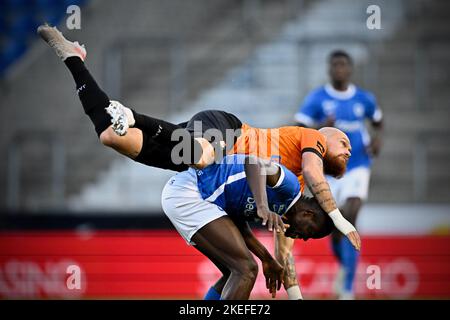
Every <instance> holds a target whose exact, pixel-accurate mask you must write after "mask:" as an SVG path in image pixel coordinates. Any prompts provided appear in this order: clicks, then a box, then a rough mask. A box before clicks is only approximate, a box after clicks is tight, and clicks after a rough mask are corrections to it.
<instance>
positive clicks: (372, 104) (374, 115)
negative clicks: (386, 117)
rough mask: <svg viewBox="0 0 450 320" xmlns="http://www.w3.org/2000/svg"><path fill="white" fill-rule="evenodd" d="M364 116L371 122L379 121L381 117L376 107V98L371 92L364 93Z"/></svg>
mask: <svg viewBox="0 0 450 320" xmlns="http://www.w3.org/2000/svg"><path fill="white" fill-rule="evenodd" d="M365 107H366V113H365V115H366V117H367V118H369V119H370V120H372V121H373V122H380V121H381V120H382V118H383V114H382V112H381V109H380V108H379V107H378V104H377V100H376V98H375V96H374V95H373V94H372V93H369V92H367V93H366V94H365Z"/></svg>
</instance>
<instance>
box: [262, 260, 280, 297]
mask: <svg viewBox="0 0 450 320" xmlns="http://www.w3.org/2000/svg"><path fill="white" fill-rule="evenodd" d="M262 267H263V274H264V277H265V278H266V288H267V289H268V290H269V292H270V293H271V294H272V298H275V297H276V294H277V291H278V290H280V288H281V284H282V282H283V272H284V269H283V267H282V266H281V264H280V263H279V262H278V261H276V260H275V259H271V260H268V261H263V262H262Z"/></svg>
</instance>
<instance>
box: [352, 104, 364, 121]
mask: <svg viewBox="0 0 450 320" xmlns="http://www.w3.org/2000/svg"><path fill="white" fill-rule="evenodd" d="M353 113H354V114H355V116H356V117H357V118H362V116H363V115H364V106H363V105H362V104H361V103H355V104H354V105H353Z"/></svg>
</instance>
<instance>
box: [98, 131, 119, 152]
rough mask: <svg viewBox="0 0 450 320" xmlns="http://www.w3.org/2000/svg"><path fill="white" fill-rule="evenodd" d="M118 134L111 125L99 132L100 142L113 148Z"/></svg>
mask: <svg viewBox="0 0 450 320" xmlns="http://www.w3.org/2000/svg"><path fill="white" fill-rule="evenodd" d="M118 139H119V136H118V135H117V134H115V133H114V131H113V130H112V129H111V127H109V128H107V129H106V130H105V131H103V132H102V133H101V134H100V142H101V143H102V144H103V145H105V146H107V147H110V148H114V147H115V146H116V145H117V141H118Z"/></svg>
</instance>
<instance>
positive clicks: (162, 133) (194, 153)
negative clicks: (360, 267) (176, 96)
mask: <svg viewBox="0 0 450 320" xmlns="http://www.w3.org/2000/svg"><path fill="white" fill-rule="evenodd" d="M131 111H132V112H133V116H134V120H135V124H134V127H135V128H138V129H141V130H142V131H144V132H146V133H147V134H148V135H149V136H150V137H151V138H152V139H153V140H154V141H156V142H158V143H159V144H163V145H165V146H169V147H170V148H173V147H174V146H176V145H177V144H178V143H180V140H179V141H172V133H173V132H174V131H175V130H177V129H181V130H185V129H184V128H183V127H181V126H179V125H177V124H173V123H170V122H167V121H164V120H161V119H157V118H152V117H149V116H146V115H143V114H139V113H137V112H136V111H134V110H133V109H131ZM186 132H187V131H186ZM187 133H188V132H187ZM185 136H189V140H190V141H189V143H190V147H191V153H190V154H191V157H190V163H191V164H195V163H197V162H198V160H199V159H200V156H201V150H202V147H201V145H200V143H198V142H197V140H195V139H194V137H193V136H192V135H191V134H188V135H185Z"/></svg>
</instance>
